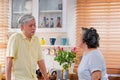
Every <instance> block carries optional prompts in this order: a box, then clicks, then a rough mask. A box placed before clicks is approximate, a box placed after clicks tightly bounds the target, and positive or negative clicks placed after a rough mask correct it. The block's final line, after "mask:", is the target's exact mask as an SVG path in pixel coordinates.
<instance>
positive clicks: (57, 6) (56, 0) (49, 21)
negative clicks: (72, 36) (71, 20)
mask: <svg viewBox="0 0 120 80" xmlns="http://www.w3.org/2000/svg"><path fill="white" fill-rule="evenodd" d="M65 1H66V0H39V2H38V3H39V6H38V7H39V9H38V29H39V30H40V32H41V31H43V32H64V31H65V23H66V22H65V21H66V20H65V19H66V16H65V12H66V10H65V8H66V7H65ZM63 18H64V19H63Z"/></svg>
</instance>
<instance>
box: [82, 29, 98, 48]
mask: <svg viewBox="0 0 120 80" xmlns="http://www.w3.org/2000/svg"><path fill="white" fill-rule="evenodd" d="M99 39H100V38H99V35H98V33H97V30H96V29H94V28H92V27H91V28H83V27H82V35H81V41H82V43H83V44H84V43H85V44H86V45H87V47H88V48H97V47H99Z"/></svg>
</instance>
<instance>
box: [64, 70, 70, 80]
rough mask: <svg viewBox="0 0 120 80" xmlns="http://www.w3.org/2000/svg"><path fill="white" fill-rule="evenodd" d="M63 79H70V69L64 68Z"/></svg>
mask: <svg viewBox="0 0 120 80" xmlns="http://www.w3.org/2000/svg"><path fill="white" fill-rule="evenodd" d="M63 79H65V80H69V70H64V74H63Z"/></svg>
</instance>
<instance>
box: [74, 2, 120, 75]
mask: <svg viewBox="0 0 120 80" xmlns="http://www.w3.org/2000/svg"><path fill="white" fill-rule="evenodd" d="M76 14H77V15H76V18H77V34H76V36H77V46H78V43H79V37H80V29H81V27H94V28H96V29H97V31H98V33H99V35H100V50H101V51H102V53H103V56H104V58H105V61H106V65H107V68H108V73H111V72H110V71H109V70H110V69H112V73H113V71H115V73H120V0H77V9H76ZM78 53H79V55H81V54H82V53H81V52H80V50H78Z"/></svg>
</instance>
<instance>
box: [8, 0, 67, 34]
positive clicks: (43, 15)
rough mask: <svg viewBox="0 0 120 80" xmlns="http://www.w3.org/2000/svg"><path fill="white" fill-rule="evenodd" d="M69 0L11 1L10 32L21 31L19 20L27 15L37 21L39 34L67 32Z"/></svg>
mask: <svg viewBox="0 0 120 80" xmlns="http://www.w3.org/2000/svg"><path fill="white" fill-rule="evenodd" d="M66 2H67V0H10V5H11V7H10V13H11V14H10V15H11V16H10V28H9V29H10V30H9V31H10V32H16V31H20V28H19V26H18V18H19V17H20V16H21V15H23V14H26V13H29V14H32V15H33V16H34V17H35V19H36V27H37V32H66V6H67V4H66Z"/></svg>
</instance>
